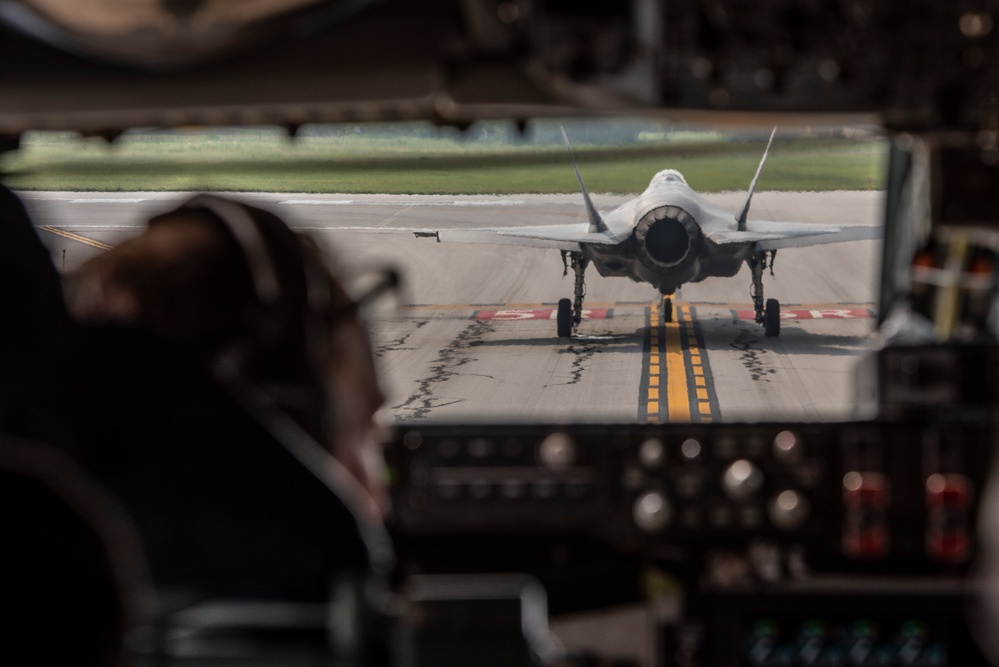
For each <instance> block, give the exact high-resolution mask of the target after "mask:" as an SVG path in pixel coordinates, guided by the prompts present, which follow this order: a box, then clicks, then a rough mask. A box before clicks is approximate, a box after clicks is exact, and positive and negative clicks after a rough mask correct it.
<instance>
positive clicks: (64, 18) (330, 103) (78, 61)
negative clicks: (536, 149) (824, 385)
mask: <svg viewBox="0 0 999 667" xmlns="http://www.w3.org/2000/svg"><path fill="white" fill-rule="evenodd" d="M994 14H995V10H994V8H993V9H989V8H988V7H987V6H986V5H984V4H982V3H973V2H956V3H939V2H936V1H935V0H914V1H913V2H909V3H905V4H904V5H899V4H898V3H894V2H890V1H889V0H880V1H876V2H867V1H864V2H861V1H860V0H841V1H840V0H837V1H835V2H834V1H831V0H829V1H822V0H809V1H802V2H785V1H778V0H774V1H771V2H765V3H744V2H737V1H735V0H704V1H702V2H675V1H669V0H631V1H630V2H619V1H617V0H585V1H583V0H573V1H567V0H545V1H542V0H533V1H532V0H424V1H421V2H418V3H416V2H407V1H393V0H380V1H379V0H257V1H256V2H234V1H231V0H147V1H146V2H121V1H120V0H87V1H84V0H75V1H72V2H70V1H69V0H3V1H2V2H0V25H2V28H0V62H3V63H4V65H3V67H2V68H0V89H2V90H3V95H2V96H0V133H2V134H4V135H7V136H10V137H12V136H16V135H18V134H19V133H21V132H23V131H25V130H28V129H75V130H80V131H83V132H86V133H108V134H112V135H113V134H114V133H116V132H118V131H120V130H122V129H125V128H128V127H150V126H177V125H189V124H200V125H221V124H226V125H232V124H260V123H274V124H279V125H284V126H288V127H290V128H295V127H298V126H300V125H302V124H305V123H312V122H340V121H351V122H356V121H369V120H411V119H430V120H434V121H437V122H441V123H446V124H455V125H459V126H462V125H465V124H467V123H469V122H470V121H473V120H478V119H490V118H512V119H517V120H526V119H528V118H534V117H545V116H566V115H571V114H610V113H622V112H628V113H631V114H635V113H644V114H652V115H665V116H666V117H669V118H675V119H691V118H695V119H703V118H704V114H706V113H708V114H710V116H709V118H710V119H711V120H712V122H718V121H723V122H724V121H738V122H746V121H747V120H748V121H752V122H759V123H761V124H772V123H773V122H774V120H775V119H774V118H773V117H771V116H773V115H774V114H778V115H779V118H780V122H782V123H784V124H787V123H788V122H790V121H791V120H792V119H794V118H803V119H805V120H807V121H808V122H815V121H816V119H829V118H830V114H831V115H833V117H835V118H837V119H839V120H846V121H847V122H853V121H854V120H856V119H862V120H864V121H872V120H876V121H880V122H881V123H882V124H883V125H885V126H886V127H887V128H889V129H899V130H925V129H941V128H962V129H967V130H971V131H979V130H983V129H985V130H987V129H988V128H989V127H992V125H990V123H993V124H994V118H995V116H996V114H997V113H999V104H997V101H996V100H995V99H994V95H993V94H992V93H991V92H990V91H991V90H992V83H991V82H992V81H993V80H994V79H995V78H996V75H997V70H996V65H997V63H996V57H995V53H996V49H995V41H996V31H995V29H994V27H995V26H994V20H995V17H994ZM746 112H753V113H751V114H749V115H747V114H746ZM761 114H762V117H761Z"/></svg>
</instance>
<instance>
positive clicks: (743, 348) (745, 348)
mask: <svg viewBox="0 0 999 667" xmlns="http://www.w3.org/2000/svg"><path fill="white" fill-rule="evenodd" d="M759 342H760V339H759V336H756V335H754V334H752V333H750V332H749V331H747V330H745V329H743V330H741V331H740V332H739V335H738V336H736V337H735V340H734V341H732V342H731V343H729V347H731V348H732V349H734V350H736V351H738V352H741V353H742V354H740V355H739V361H740V362H741V363H742V366H743V367H744V368H745V369H746V370H748V371H749V377H750V378H752V379H753V380H754V381H756V382H770V380H769V379H768V378H767V377H766V376H767V375H772V374H774V373H776V372H777V369H775V368H768V367H767V366H766V365H765V364H764V360H763V358H762V357H763V355H765V354H766V353H767V352H768V350H761V349H760V348H758V347H756V345H757V344H758V343H759Z"/></svg>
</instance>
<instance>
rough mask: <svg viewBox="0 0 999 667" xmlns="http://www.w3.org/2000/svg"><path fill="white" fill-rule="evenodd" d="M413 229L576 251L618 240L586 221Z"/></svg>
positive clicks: (465, 239)
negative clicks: (591, 230) (515, 225)
mask: <svg viewBox="0 0 999 667" xmlns="http://www.w3.org/2000/svg"><path fill="white" fill-rule="evenodd" d="M413 231H414V233H415V234H416V235H417V236H434V237H436V238H437V240H438V241H439V242H441V243H486V244H493V245H515V246H524V247H528V248H554V249H556V250H568V251H578V250H580V249H581V247H582V246H583V245H586V244H590V243H594V244H600V245H616V244H617V243H619V242H620V241H619V240H618V239H617V238H616V237H615V236H614V235H613V234H611V233H610V232H590V231H589V225H588V224H586V223H580V224H570V225H536V226H533V227H481V228H478V229H438V230H423V229H421V230H413Z"/></svg>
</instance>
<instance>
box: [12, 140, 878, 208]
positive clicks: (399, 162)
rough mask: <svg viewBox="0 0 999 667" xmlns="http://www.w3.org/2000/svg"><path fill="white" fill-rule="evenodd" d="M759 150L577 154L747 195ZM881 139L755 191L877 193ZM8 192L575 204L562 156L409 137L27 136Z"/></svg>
mask: <svg viewBox="0 0 999 667" xmlns="http://www.w3.org/2000/svg"><path fill="white" fill-rule="evenodd" d="M763 146H764V143H763V142H761V141H726V140H725V139H724V138H719V137H718V136H717V133H701V134H696V133H693V134H688V135H684V136H682V137H681V140H672V141H670V140H667V142H666V143H662V142H660V141H654V142H644V143H639V144H633V145H628V146H617V147H614V146H606V145H599V146H598V145H594V144H587V143H585V141H583V142H574V150H575V152H576V157H577V161H578V163H579V168H580V171H581V173H582V175H583V178H584V180H585V182H586V185H587V187H588V188H589V189H590V190H591V191H594V192H621V193H626V192H637V191H641V190H643V189H644V188H645V186H646V185H647V184H648V182H649V179H650V178H651V177H652V175H653V174H655V173H656V172H657V171H659V170H661V169H665V168H674V169H678V170H680V171H681V172H683V174H684V175H685V176H686V178H687V181H688V182H689V183H690V185H691V186H692V187H694V188H695V189H697V190H701V191H722V190H743V189H745V188H746V187H747V186H748V184H749V181H750V180H751V179H752V176H753V173H754V172H755V169H756V165H757V163H758V162H759V159H760V156H761V154H762V151H763ZM886 154H887V144H886V142H885V141H883V140H880V139H870V138H868V139H863V140H846V139H829V138H794V139H786V140H782V141H781V140H779V141H777V142H775V144H774V146H773V148H772V149H771V154H770V158H769V160H768V161H767V167H766V169H764V171H763V175H762V176H761V178H760V182H759V189H760V190H869V189H881V188H883V187H884V173H885V160H886ZM0 170H2V172H3V173H4V182H5V183H6V184H7V185H8V186H10V187H12V188H15V189H23V190H95V191H132V190H183V191H188V190H209V191H210V190H224V191H274V192H310V193H320V192H342V193H401V194H406V193H454V194H475V193H478V194H510V193H557V192H575V191H576V190H577V189H578V185H577V183H576V179H575V176H574V175H573V172H572V168H571V166H570V164H569V160H568V157H567V155H566V152H565V149H564V147H562V146H560V145H547V146H532V145H517V144H509V143H505V142H500V141H493V142H491V141H474V142H472V141H460V140H455V139H441V138H426V137H422V138H421V137H415V138H414V137H408V136H399V137H391V136H351V135H346V136H326V137H304V138H299V139H296V140H294V141H292V140H289V139H287V138H284V137H283V136H281V135H280V134H279V133H277V132H276V131H271V130H249V129H244V130H235V131H230V132H228V133H226V132H221V131H214V132H207V131H206V132H190V133H179V134H178V133H171V134H145V135H135V136H125V137H123V138H121V139H119V140H118V141H117V142H115V143H114V144H113V145H110V146H109V145H107V144H106V143H105V142H104V141H103V140H99V139H78V138H75V137H71V136H67V135H41V134H39V135H29V136H27V137H26V138H25V141H24V143H23V147H22V149H21V150H19V151H17V152H15V153H9V154H6V155H4V156H2V157H0Z"/></svg>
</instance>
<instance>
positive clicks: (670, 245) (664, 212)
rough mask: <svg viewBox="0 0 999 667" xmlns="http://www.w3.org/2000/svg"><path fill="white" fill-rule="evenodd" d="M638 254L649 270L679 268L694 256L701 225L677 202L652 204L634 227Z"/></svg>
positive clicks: (699, 237)
mask: <svg viewBox="0 0 999 667" xmlns="http://www.w3.org/2000/svg"><path fill="white" fill-rule="evenodd" d="M635 239H636V240H637V241H638V255H639V258H640V259H641V261H642V263H643V264H645V266H646V267H648V268H649V269H652V270H658V271H661V270H663V269H673V268H681V267H680V265H681V264H685V263H689V262H684V260H685V259H687V258H689V257H693V256H696V254H697V251H698V250H699V249H700V245H701V228H700V227H699V226H698V225H697V221H696V220H694V217H693V216H692V215H690V214H689V213H687V212H686V211H684V210H683V209H682V208H680V207H678V206H660V207H658V208H654V209H652V210H651V211H649V212H648V213H646V214H645V215H644V216H642V218H641V220H639V221H638V225H637V226H636V227H635Z"/></svg>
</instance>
